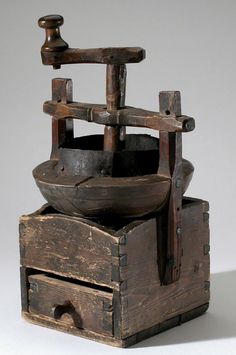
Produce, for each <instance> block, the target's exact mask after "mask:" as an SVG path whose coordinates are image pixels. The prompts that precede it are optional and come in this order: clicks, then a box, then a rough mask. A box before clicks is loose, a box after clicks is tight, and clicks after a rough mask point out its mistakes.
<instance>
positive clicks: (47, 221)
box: [20, 15, 210, 347]
mask: <svg viewBox="0 0 236 355" xmlns="http://www.w3.org/2000/svg"><path fill="white" fill-rule="evenodd" d="M62 24H63V18H62V17H61V16H59V15H50V16H46V17H43V18H41V19H40V20H39V26H40V27H42V28H44V29H45V30H46V40H45V43H44V45H43V46H42V49H41V54H42V60H43V63H44V64H47V65H53V67H54V69H58V68H60V66H61V64H70V63H104V64H107V75H106V105H96V104H86V103H77V102H73V101H72V100H73V98H72V82H71V80H69V79H54V80H53V82H52V100H51V101H47V102H45V104H44V111H45V112H46V113H48V114H50V115H51V116H52V153H51V159H50V160H49V161H46V162H44V163H43V164H40V165H39V166H38V167H36V168H35V169H34V171H33V175H34V178H35V180H36V183H37V185H38V187H39V188H40V191H41V193H42V195H43V196H44V197H45V198H46V200H47V201H48V202H49V204H47V205H45V206H43V207H42V208H41V209H40V210H38V211H36V212H35V213H33V214H31V215H28V216H22V217H21V219H20V255H21V265H22V267H21V289H22V314H23V316H25V317H26V318H27V319H29V320H30V321H32V322H34V323H36V324H41V325H44V326H49V327H51V328H54V329H58V330H62V331H66V332H69V333H72V334H76V335H81V336H84V337H86V338H90V339H94V340H99V341H103V342H106V343H108V344H113V345H116V346H121V347H126V346H129V345H132V344H134V343H136V342H138V341H141V340H143V339H145V338H147V337H149V336H152V335H154V334H157V333H160V332H162V331H165V330H167V329H169V328H171V327H174V326H177V325H179V324H181V323H183V322H186V321H188V320H190V319H193V318H194V317H196V316H199V315H200V314H202V313H204V312H205V311H206V310H207V307H208V302H209V290H210V281H209V250H210V246H209V213H208V209H209V205H208V203H207V202H205V201H202V200H196V199H190V198H184V197H183V194H184V192H185V191H186V189H187V187H188V184H189V182H190V180H191V178H192V174H193V166H192V164H191V163H190V162H188V161H186V160H184V159H182V132H189V131H191V130H193V129H194V119H193V118H191V117H188V116H184V115H182V113H181V104H180V99H181V98H180V93H179V92H178V91H173V92H172V91H167V92H161V93H160V112H152V111H147V110H142V109H139V108H133V107H129V106H125V86H126V66H125V64H126V63H136V62H139V61H141V60H142V59H144V57H145V52H144V50H143V49H142V48H139V47H134V48H97V49H79V48H77V49H71V48H68V44H67V43H66V42H65V41H64V40H63V39H62V38H61V36H60V30H59V27H60V26H61V25H62ZM73 118H76V119H81V120H84V121H87V122H95V123H98V124H104V125H105V126H106V127H105V131H104V136H99V135H96V136H88V137H80V138H74V137H73V121H72V119H73ZM126 126H135V127H146V128H151V129H155V130H159V131H160V136H159V137H160V139H156V138H154V137H149V136H147V135H131V136H130V135H126V132H125V127H126Z"/></svg>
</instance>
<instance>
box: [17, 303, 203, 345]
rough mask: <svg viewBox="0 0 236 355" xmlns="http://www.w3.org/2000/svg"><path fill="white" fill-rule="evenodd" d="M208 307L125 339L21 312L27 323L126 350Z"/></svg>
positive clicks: (197, 314) (199, 308)
mask: <svg viewBox="0 0 236 355" xmlns="http://www.w3.org/2000/svg"><path fill="white" fill-rule="evenodd" d="M208 307H209V304H208V303H206V304H204V305H202V306H200V307H196V308H195V309H193V310H191V311H189V312H185V313H183V314H182V315H180V316H176V317H173V318H171V319H169V320H167V321H164V322H162V323H159V324H156V325H155V326H153V327H150V328H148V329H145V330H143V331H140V332H139V333H137V334H134V335H131V336H130V337H128V338H126V339H117V338H114V337H108V336H105V335H102V334H97V333H94V332H90V331H88V330H86V329H83V330H82V329H78V328H74V327H70V328H68V327H67V326H66V325H65V324H63V323H58V322H56V321H54V320H52V319H50V318H47V317H43V316H37V315H32V314H30V313H26V312H23V314H22V315H23V317H24V318H25V319H26V320H27V321H29V322H32V323H34V324H37V325H41V326H44V327H48V328H52V329H55V328H56V329H57V330H59V331H63V332H67V333H71V334H73V335H78V336H80V337H84V338H87V339H91V340H96V341H99V342H101V343H105V344H107V345H112V346H116V347H120V348H127V347H129V346H132V345H134V344H136V343H138V342H140V341H143V340H145V339H147V338H150V337H152V336H154V335H157V334H159V333H161V332H163V331H166V330H168V329H171V328H173V327H176V326H179V325H181V324H182V323H184V322H185V321H182V317H183V319H184V320H185V319H188V321H189V320H191V319H194V318H196V317H199V316H201V315H202V314H204V313H205V312H206V311H207V309H208Z"/></svg>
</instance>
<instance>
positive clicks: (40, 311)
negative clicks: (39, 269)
mask: <svg viewBox="0 0 236 355" xmlns="http://www.w3.org/2000/svg"><path fill="white" fill-rule="evenodd" d="M28 280H29V285H30V287H29V312H30V313H32V314H34V315H41V316H46V317H50V318H52V319H54V320H55V321H56V322H60V323H61V322H62V323H64V324H66V325H68V327H75V328H80V329H86V330H90V331H93V332H96V333H100V334H104V335H108V336H112V335H113V321H112V319H113V317H112V315H113V309H112V297H113V295H112V293H109V292H105V291H100V290H96V289H93V288H90V287H86V286H81V285H78V284H75V283H72V282H68V281H62V280H58V279H56V278H54V277H48V276H46V275H43V274H37V275H31V276H29V278H28Z"/></svg>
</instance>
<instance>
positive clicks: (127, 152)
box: [58, 134, 159, 177]
mask: <svg viewBox="0 0 236 355" xmlns="http://www.w3.org/2000/svg"><path fill="white" fill-rule="evenodd" d="M103 139H104V136H103V135H91V136H84V137H77V138H75V139H73V140H71V141H70V142H68V143H67V144H63V145H62V146H61V147H60V149H59V160H60V162H59V164H58V173H59V174H61V175H63V176H64V175H70V176H74V175H79V176H94V177H95V176H101V177H102V176H112V177H129V176H138V175H148V174H155V173H156V171H157V167H158V160H159V151H158V139H157V138H154V137H152V136H149V135H144V134H140V135H136V134H128V135H126V140H125V141H124V142H121V143H120V144H119V147H120V145H122V146H121V148H123V149H120V150H118V151H117V152H109V151H104V150H102V148H103ZM60 164H61V165H60Z"/></svg>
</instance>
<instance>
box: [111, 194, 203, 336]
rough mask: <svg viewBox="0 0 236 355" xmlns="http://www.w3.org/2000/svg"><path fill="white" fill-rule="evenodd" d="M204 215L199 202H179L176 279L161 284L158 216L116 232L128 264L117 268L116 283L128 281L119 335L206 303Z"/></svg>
mask: <svg viewBox="0 0 236 355" xmlns="http://www.w3.org/2000/svg"><path fill="white" fill-rule="evenodd" d="M203 214H204V202H203V201H201V200H192V199H185V200H184V205H183V210H182V247H183V256H182V266H181V273H180V278H179V280H178V281H176V282H175V283H172V284H170V285H166V286H162V285H161V282H160V279H159V272H158V263H157V256H158V253H157V240H158V238H159V235H158V233H157V224H158V221H159V218H158V217H157V221H156V220H155V218H153V219H149V220H147V221H146V222H143V223H139V224H136V225H134V226H133V228H132V229H131V228H130V229H129V231H128V230H127V231H125V229H123V230H121V231H118V232H117V234H116V235H117V236H118V235H119V234H120V236H121V235H124V234H125V236H126V237H125V244H123V245H122V246H120V255H124V254H126V255H127V265H125V266H120V267H119V270H120V282H122V281H125V280H126V282H127V288H126V290H124V291H122V292H121V296H120V297H121V303H122V302H123V307H122V306H121V309H122V311H121V314H122V316H121V319H122V320H121V326H120V329H121V330H120V331H121V335H122V338H126V337H128V336H131V335H132V334H136V333H138V332H140V331H142V330H144V329H146V328H149V327H150V326H154V325H155V324H157V323H161V322H163V321H166V320H168V319H170V318H173V317H175V316H176V315H178V314H182V313H184V312H186V311H190V310H191V309H194V308H196V307H198V306H201V305H202V304H205V303H208V302H209V288H205V281H208V280H209V254H207V255H206V254H204V250H203V246H204V244H206V243H209V225H208V222H206V221H204V220H203ZM156 236H157V237H156ZM156 238H157V239H156Z"/></svg>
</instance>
